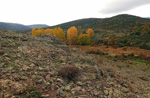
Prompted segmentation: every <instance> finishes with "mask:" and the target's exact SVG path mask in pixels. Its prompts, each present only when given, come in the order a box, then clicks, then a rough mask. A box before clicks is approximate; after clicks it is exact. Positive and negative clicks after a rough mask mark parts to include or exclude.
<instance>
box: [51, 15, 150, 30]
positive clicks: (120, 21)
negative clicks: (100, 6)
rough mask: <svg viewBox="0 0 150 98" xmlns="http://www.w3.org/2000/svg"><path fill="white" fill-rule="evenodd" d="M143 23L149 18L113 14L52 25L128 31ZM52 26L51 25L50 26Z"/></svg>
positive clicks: (147, 21) (64, 27) (149, 20)
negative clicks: (111, 15) (109, 16)
mask: <svg viewBox="0 0 150 98" xmlns="http://www.w3.org/2000/svg"><path fill="white" fill-rule="evenodd" d="M144 23H150V19H146V18H141V17H138V16H132V15H127V14H122V15H117V16H113V17H111V18H89V19H80V20H75V21H71V22H67V23H63V24H60V25H56V26H54V27H58V26H59V27H61V28H63V29H65V30H66V29H68V28H69V27H71V26H76V27H77V26H81V27H82V29H83V30H85V29H87V28H93V29H94V30H95V31H96V32H101V31H103V32H105V31H108V30H109V31H110V30H111V31H112V32H118V31H121V32H129V31H132V29H133V27H134V26H136V25H137V24H138V25H139V26H140V25H141V24H144ZM50 28H53V27H50Z"/></svg>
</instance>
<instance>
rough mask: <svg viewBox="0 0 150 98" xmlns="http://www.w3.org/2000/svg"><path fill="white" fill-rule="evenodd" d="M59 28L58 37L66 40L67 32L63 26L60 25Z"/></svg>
mask: <svg viewBox="0 0 150 98" xmlns="http://www.w3.org/2000/svg"><path fill="white" fill-rule="evenodd" d="M57 30H58V34H57V37H58V38H59V39H60V40H61V41H65V40H66V38H65V32H64V30H63V29H62V28H60V27H58V28H57Z"/></svg>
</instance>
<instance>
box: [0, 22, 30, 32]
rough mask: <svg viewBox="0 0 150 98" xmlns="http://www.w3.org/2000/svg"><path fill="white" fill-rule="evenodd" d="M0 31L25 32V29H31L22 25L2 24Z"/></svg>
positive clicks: (0, 24)
mask: <svg viewBox="0 0 150 98" xmlns="http://www.w3.org/2000/svg"><path fill="white" fill-rule="evenodd" d="M0 29H2V30H25V29H30V27H28V26H25V25H22V24H16V23H5V22H0Z"/></svg>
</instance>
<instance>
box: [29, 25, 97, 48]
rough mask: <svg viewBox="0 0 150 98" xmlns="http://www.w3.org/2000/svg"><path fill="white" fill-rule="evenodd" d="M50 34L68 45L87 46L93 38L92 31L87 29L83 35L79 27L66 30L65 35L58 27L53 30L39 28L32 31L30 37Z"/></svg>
mask: <svg viewBox="0 0 150 98" xmlns="http://www.w3.org/2000/svg"><path fill="white" fill-rule="evenodd" d="M43 34H50V35H53V36H56V37H57V38H59V39H60V40H61V41H63V42H66V43H68V44H70V45H76V44H78V45H89V44H91V39H92V38H93V37H94V36H95V33H94V30H93V29H91V28H88V29H87V30H86V33H85V34H83V33H82V32H81V26H78V29H77V28H76V27H75V26H72V27H70V28H69V29H68V30H67V33H65V32H64V30H63V29H62V28H60V27H55V28H54V29H45V30H44V29H42V28H41V27H39V28H38V29H35V28H33V29H32V36H37V35H43Z"/></svg>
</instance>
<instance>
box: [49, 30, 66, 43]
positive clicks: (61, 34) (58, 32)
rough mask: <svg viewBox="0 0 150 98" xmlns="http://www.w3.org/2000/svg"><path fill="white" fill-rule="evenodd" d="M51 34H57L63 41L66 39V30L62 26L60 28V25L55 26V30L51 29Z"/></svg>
mask: <svg viewBox="0 0 150 98" xmlns="http://www.w3.org/2000/svg"><path fill="white" fill-rule="evenodd" d="M50 32H51V33H50V34H51V35H55V36H56V37H58V38H59V39H60V40H61V41H65V32H64V31H63V29H62V28H60V27H58V28H57V27H56V28H54V29H53V30H52V29H51V30H50Z"/></svg>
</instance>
